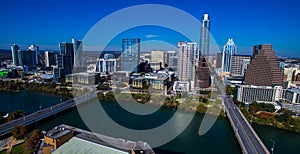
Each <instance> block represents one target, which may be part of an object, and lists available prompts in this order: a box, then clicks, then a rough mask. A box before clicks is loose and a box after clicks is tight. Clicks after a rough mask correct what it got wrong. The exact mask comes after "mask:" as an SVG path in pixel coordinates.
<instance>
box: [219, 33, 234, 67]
mask: <svg viewBox="0 0 300 154" xmlns="http://www.w3.org/2000/svg"><path fill="white" fill-rule="evenodd" d="M236 52H237V48H236V45H235V44H234V42H233V39H232V38H229V39H228V42H227V43H226V44H225V45H224V47H223V57H222V71H224V72H230V70H231V62H232V55H235V54H236Z"/></svg>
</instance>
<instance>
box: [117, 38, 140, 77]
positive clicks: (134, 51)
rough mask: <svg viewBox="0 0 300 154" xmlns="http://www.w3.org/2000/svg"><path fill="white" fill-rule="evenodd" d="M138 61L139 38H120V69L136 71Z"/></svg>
mask: <svg viewBox="0 0 300 154" xmlns="http://www.w3.org/2000/svg"><path fill="white" fill-rule="evenodd" d="M139 62H140V39H139V38H129V39H122V57H121V70H122V71H130V72H137V71H138V68H137V66H138V64H139Z"/></svg>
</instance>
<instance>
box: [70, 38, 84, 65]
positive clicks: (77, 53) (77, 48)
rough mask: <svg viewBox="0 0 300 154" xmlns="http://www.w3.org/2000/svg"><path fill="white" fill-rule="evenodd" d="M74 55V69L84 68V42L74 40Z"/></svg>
mask: <svg viewBox="0 0 300 154" xmlns="http://www.w3.org/2000/svg"><path fill="white" fill-rule="evenodd" d="M72 44H73V50H74V51H73V53H74V60H73V61H74V67H83V59H82V58H83V57H82V55H83V53H82V52H83V51H82V41H79V40H76V39H75V38H72Z"/></svg>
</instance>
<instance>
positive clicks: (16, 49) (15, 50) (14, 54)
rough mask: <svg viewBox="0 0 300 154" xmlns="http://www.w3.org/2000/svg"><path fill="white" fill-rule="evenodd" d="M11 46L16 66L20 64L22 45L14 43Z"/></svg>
mask: <svg viewBox="0 0 300 154" xmlns="http://www.w3.org/2000/svg"><path fill="white" fill-rule="evenodd" d="M10 48H11V55H12V60H13V64H14V65H15V66H19V58H18V50H20V47H19V46H18V45H16V44H13V45H12V46H11V47H10Z"/></svg>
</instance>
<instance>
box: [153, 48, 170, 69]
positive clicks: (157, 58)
mask: <svg viewBox="0 0 300 154" xmlns="http://www.w3.org/2000/svg"><path fill="white" fill-rule="evenodd" d="M151 62H157V63H161V66H162V67H165V63H166V62H165V52H164V51H162V50H153V51H151Z"/></svg>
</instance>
